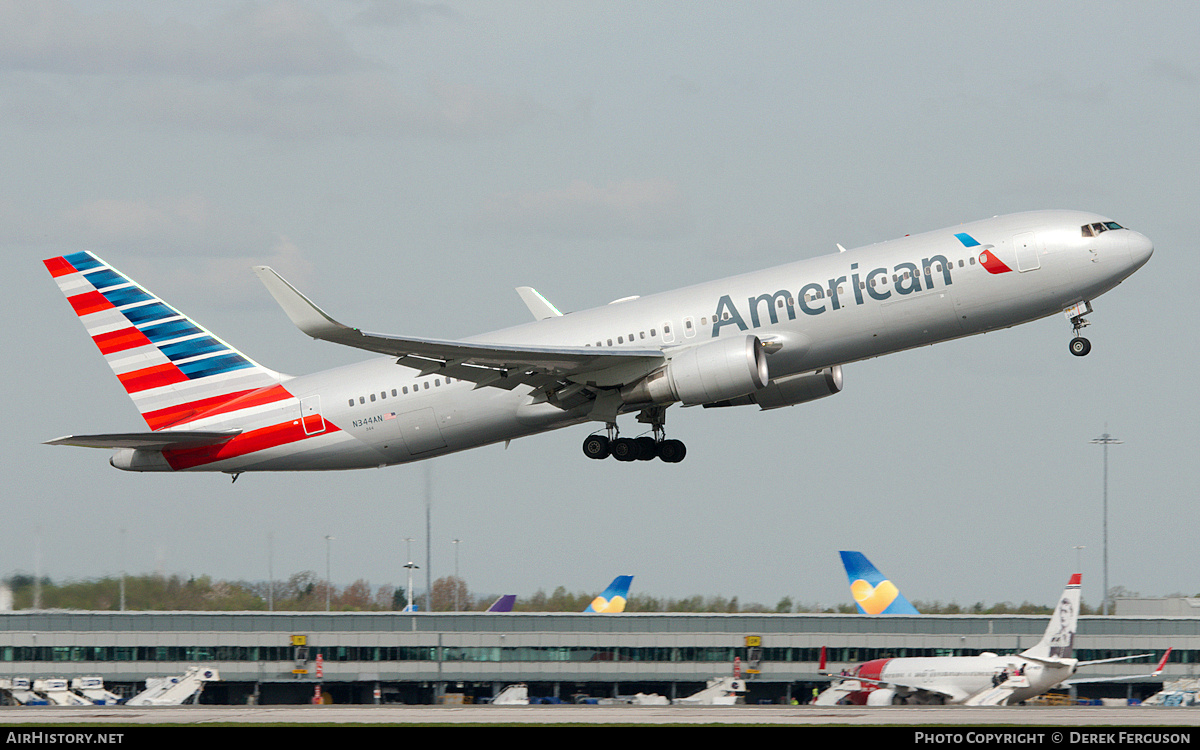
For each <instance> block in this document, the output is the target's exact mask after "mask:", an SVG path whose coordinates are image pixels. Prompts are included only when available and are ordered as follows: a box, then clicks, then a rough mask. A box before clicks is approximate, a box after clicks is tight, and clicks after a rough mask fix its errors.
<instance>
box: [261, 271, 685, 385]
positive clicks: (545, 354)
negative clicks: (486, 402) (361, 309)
mask: <svg viewBox="0 0 1200 750" xmlns="http://www.w3.org/2000/svg"><path fill="white" fill-rule="evenodd" d="M254 272H255V273H256V274H258V278H259V279H260V280H262V282H263V284H264V285H265V286H266V287H267V291H269V292H270V293H271V295H272V296H273V297H275V300H276V301H277V302H278V303H279V306H280V307H282V308H283V311H284V312H285V313H287V316H288V317H289V318H290V319H291V321H292V322H293V323H295V324H296V327H297V328H299V329H300V330H301V331H303V332H304V333H306V334H308V335H309V336H311V337H313V338H314V339H320V340H322V341H331V342H333V343H336V344H343V345H345V346H352V347H354V348H356V349H365V350H367V351H372V352H378V353H380V354H387V355H391V356H394V357H396V358H397V359H396V364H398V365H404V366H406V367H412V368H415V369H417V370H420V372H421V374H422V375H430V374H433V373H438V374H441V375H446V376H449V377H454V378H459V379H461V380H466V381H470V382H473V383H475V384H476V387H477V388H478V387H483V386H492V387H497V388H504V389H506V390H512V389H513V388H515V387H516V386H518V385H522V384H524V385H529V386H532V387H535V388H540V387H545V386H548V385H551V384H554V383H556V382H559V381H563V380H566V381H570V382H572V383H577V384H579V385H582V386H593V387H598V388H616V387H620V386H623V385H627V384H629V383H635V382H637V381H638V380H641V379H642V378H644V377H645V376H646V375H648V374H650V373H651V372H653V371H654V370H656V369H658V368H659V367H661V366H662V365H663V363H664V362H665V361H666V359H665V357H664V356H663V354H662V352H660V351H658V350H657V349H607V348H603V347H590V346H587V347H584V346H570V347H559V346H523V345H513V344H487V343H475V342H471V341H452V340H444V339H422V338H414V337H406V336H391V335H387V334H382V333H366V332H364V331H361V330H359V329H357V328H350V327H349V326H345V325H342V324H341V323H339V322H337V321H336V320H334V319H333V318H331V317H330V316H329V315H328V314H327V313H326V312H325V311H324V310H322V309H321V308H319V307H317V306H316V305H315V304H313V303H312V301H311V300H309V299H308V298H307V297H305V296H304V295H303V294H301V293H300V292H299V291H298V290H297V289H296V288H295V287H293V286H292V285H291V284H289V283H288V282H287V281H285V280H284V279H283V277H282V276H280V275H279V274H278V273H276V272H275V271H274V270H273V269H271V268H269V267H267V266H256V267H255V269H254ZM547 304H548V303H547Z"/></svg>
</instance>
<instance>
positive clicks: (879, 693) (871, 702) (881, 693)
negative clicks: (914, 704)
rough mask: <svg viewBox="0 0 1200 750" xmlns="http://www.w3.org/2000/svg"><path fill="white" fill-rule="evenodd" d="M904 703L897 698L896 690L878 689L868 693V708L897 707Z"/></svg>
mask: <svg viewBox="0 0 1200 750" xmlns="http://www.w3.org/2000/svg"><path fill="white" fill-rule="evenodd" d="M903 702H904V700H903V699H902V698H897V696H896V690H895V688H877V689H875V690H872V691H871V692H869V693H867V705H868V706H896V705H900V704H901V703H903Z"/></svg>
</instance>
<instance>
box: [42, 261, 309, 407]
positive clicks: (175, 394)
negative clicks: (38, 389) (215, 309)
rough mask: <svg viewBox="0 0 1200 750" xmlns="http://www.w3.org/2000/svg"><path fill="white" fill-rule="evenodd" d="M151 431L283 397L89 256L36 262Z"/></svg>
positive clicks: (217, 342)
mask: <svg viewBox="0 0 1200 750" xmlns="http://www.w3.org/2000/svg"><path fill="white" fill-rule="evenodd" d="M43 263H45V265H46V269H47V270H49V271H50V275H51V276H53V277H54V280H55V281H56V282H57V283H58V287H59V289H61V290H62V293H63V294H64V295H66V297H67V302H69V303H70V304H71V308H72V309H73V310H74V311H75V314H76V315H78V316H79V320H80V321H81V322H82V323H83V327H84V328H85V329H87V332H88V335H89V336H91V337H92V341H93V342H94V343H95V344H96V347H97V348H98V349H99V350H100V353H101V354H102V355H103V356H104V359H105V360H106V361H107V362H108V366H109V367H110V368H112V371H113V374H114V375H116V376H117V379H118V380H119V381H121V385H122V386H123V387H124V388H125V392H126V393H128V394H129V397H130V398H131V399H133V403H134V406H136V407H137V409H138V411H139V412H140V413H141V415H142V418H143V419H145V420H146V424H148V425H150V429H152V430H159V429H162V428H164V427H169V426H172V425H180V424H184V423H186V422H189V421H192V420H195V419H198V418H200V417H201V416H203V415H205V414H206V413H211V412H213V411H214V410H219V409H220V408H221V407H222V406H223V405H225V404H228V403H230V402H231V401H233V400H234V399H238V398H241V397H244V396H249V395H250V394H253V393H255V392H256V391H262V393H261V394H260V395H256V396H253V397H252V399H253V400H256V401H262V400H268V401H269V400H274V399H275V398H276V396H278V397H279V398H284V397H287V394H286V393H283V392H282V391H281V389H276V390H277V391H280V393H279V394H275V393H274V392H273V391H271V390H270V389H271V388H272V387H273V386H276V385H278V384H279V382H280V380H281V376H280V375H279V373H277V372H274V371H273V370H268V369H267V368H265V367H263V366H261V365H259V364H258V363H257V362H254V361H253V360H251V359H250V358H249V357H247V356H246V355H244V354H242V353H241V352H239V351H237V350H236V349H234V348H233V347H232V346H230V345H229V344H226V343H225V342H224V341H222V340H221V339H219V338H217V337H216V336H214V335H213V334H212V333H210V332H209V331H208V330H206V329H205V328H203V327H201V326H200V325H199V324H197V323H196V322H195V321H193V320H191V319H189V318H188V317H187V316H186V315H183V314H182V313H180V312H179V311H178V310H176V309H175V308H173V307H171V306H170V305H168V304H167V303H165V302H163V301H162V300H161V299H159V298H158V297H156V296H155V295H153V294H151V293H150V292H148V291H146V290H145V289H143V288H142V287H140V286H138V284H137V283H135V282H134V281H133V280H132V279H130V278H129V277H128V276H126V275H124V274H123V273H121V272H120V271H118V270H117V269H115V268H113V267H112V266H110V265H108V264H107V263H105V262H104V261H103V260H101V259H100V258H98V257H96V256H95V255H93V254H92V253H90V252H80V253H72V254H70V255H64V256H61V257H58V258H48V259H46V260H44V261H43Z"/></svg>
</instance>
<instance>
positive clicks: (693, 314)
mask: <svg viewBox="0 0 1200 750" xmlns="http://www.w3.org/2000/svg"><path fill="white" fill-rule="evenodd" d="M1152 251H1153V248H1152V245H1151V243H1150V241H1149V240H1148V239H1147V238H1146V237H1145V236H1143V235H1141V234H1139V233H1137V232H1134V231H1131V230H1128V229H1124V228H1122V227H1120V226H1119V225H1116V224H1114V223H1113V222H1111V221H1110V220H1108V219H1105V218H1103V217H1100V216H1097V215H1095V214H1090V213H1084V212H1078V211H1037V212H1029V213H1021V214H1013V215H1009V216H1000V217H995V218H992V219H986V220H983V221H977V222H973V223H970V224H964V225H961V226H958V227H954V228H950V229H942V230H937V231H933V232H926V233H923V234H918V235H912V236H906V237H903V238H901V239H897V240H892V241H889V242H883V243H879V244H875V245H870V246H866V247H861V248H857V249H852V250H847V251H845V252H839V253H837V254H831V255H826V256H822V257H818V258H812V259H809V260H803V261H798V262H795V263H790V264H787V265H783V266H779V267H776V268H771V269H767V270H764V271H758V272H754V273H748V274H743V275H740V276H734V277H731V278H726V279H721V280H719V281H712V282H708V283H704V284H699V285H696V286H691V287H687V288H683V289H678V290H674V291H669V292H663V293H659V294H654V295H649V296H644V297H640V298H631V299H627V300H623V301H618V302H616V303H612V304H609V305H605V306H603V307H598V308H593V309H590V310H584V311H579V312H573V313H570V314H567V315H555V316H551V317H546V318H544V319H542V320H538V321H536V322H532V323H527V324H524V325H519V326H516V327H512V328H507V329H503V330H499V331H495V332H492V333H487V334H483V335H480V336H477V337H474V338H472V339H468V340H466V341H465V342H462V343H463V344H464V345H486V346H489V347H495V348H497V349H500V350H503V349H504V348H505V347H514V348H520V347H525V348H529V347H544V348H546V349H548V350H549V349H554V348H556V347H569V348H579V349H584V348H589V347H590V348H591V349H589V351H597V350H608V351H607V353H610V354H616V353H618V352H619V351H620V350H631V351H634V352H639V353H645V352H647V351H648V350H654V351H655V352H661V353H662V354H663V355H664V356H665V357H666V358H667V359H668V360H670V358H671V357H672V355H673V354H675V353H678V352H681V351H684V350H687V349H689V348H693V347H696V346H699V345H702V344H710V343H711V342H713V341H716V340H723V339H731V340H732V339H746V338H748V337H750V336H754V337H757V338H758V339H759V340H761V342H762V343H763V345H764V346H763V349H764V350H765V352H767V357H766V366H767V369H768V370H769V378H770V380H771V383H772V385H778V384H780V383H781V382H784V383H786V382H787V379H788V378H789V377H795V376H802V375H803V374H805V373H818V374H820V373H821V372H822V371H824V381H823V382H824V383H825V384H824V385H821V386H819V388H818V390H820V389H821V388H824V389H826V390H823V391H821V392H820V393H816V394H815V395H811V396H806V397H801V396H798V395H795V394H794V393H791V392H786V393H785V392H783V391H780V392H779V393H780V394H782V395H779V394H777V395H776V397H775V401H774V402H770V403H768V402H769V401H770V398H771V396H770V394H768V393H767V392H766V390H767V389H764V390H760V391H759V392H758V393H759V399H758V400H756V399H755V393H754V392H753V391H752V392H750V393H743V394H742V395H740V396H738V397H735V398H729V399H721V400H720V403H714V404H711V405H724V404H739V403H759V405H760V406H762V407H763V408H769V407H770V406H778V405H787V404H789V403H800V402H802V401H804V400H811V398H815V397H819V396H821V395H829V394H830V393H836V392H837V391H838V390H840V388H841V382H840V379H841V373H840V369H837V370H836V371H835V370H833V369H831V368H838V367H839V366H840V365H844V364H846V363H849V362H854V361H857V360H862V359H867V358H870V357H877V356H880V355H883V354H888V353H891V352H897V351H901V350H904V349H909V348H913V347H917V346H923V345H927V344H933V343H936V342H939V341H946V340H949V339H954V338H958V337H961V336H967V335H971V334H975V333H982V332H985V331H991V330H996V329H1000V328H1006V327H1010V326H1014V325H1017V324H1020V323H1024V322H1027V321H1031V320H1035V319H1037V318H1042V317H1045V316H1048V315H1053V314H1056V313H1059V312H1062V311H1065V310H1068V309H1070V308H1072V307H1073V306H1076V305H1080V306H1081V307H1082V306H1087V303H1088V302H1089V301H1090V300H1092V299H1094V298H1095V297H1097V296H1099V295H1100V294H1102V293H1104V292H1106V291H1108V290H1109V289H1112V288H1113V287H1115V286H1116V285H1117V284H1119V283H1120V282H1121V281H1122V280H1123V279H1125V278H1126V277H1127V276H1129V275H1130V274H1131V273H1133V272H1134V271H1135V270H1137V269H1138V268H1139V267H1140V266H1142V265H1143V264H1144V263H1145V262H1146V261H1147V260H1148V259H1149V257H1150V255H1151V253H1152ZM79 255H83V254H79ZM89 255H90V254H89ZM74 257H75V256H65V258H64V259H51V261H63V263H62V266H63V268H61V269H60V271H58V272H56V271H55V268H54V267H53V266H52V263H51V261H47V266H48V267H51V272H52V273H55V275H56V277H58V278H59V283H60V286H62V287H63V290H64V293H66V294H67V295H68V297H69V298H71V295H72V292H71V289H69V288H68V287H69V283H68V280H70V279H74V278H75V277H74V276H73V275H72V274H73V273H79V274H84V272H83V271H82V270H80V271H76V270H75V268H74V267H73V266H71V265H70V260H71V259H72V258H74ZM85 260H86V259H85ZM76 265H80V264H76ZM84 275H85V274H84ZM113 281H114V283H115V281H116V279H114V280H113ZM125 281H126V282H127V283H128V280H127V279H125ZM135 286H136V285H135ZM89 288H90V287H89ZM98 288H99V287H98ZM100 293H101V294H102V295H103V296H104V297H106V298H108V299H107V300H101V302H105V301H107V302H111V303H112V306H113V307H115V308H116V310H117V311H121V310H122V309H123V308H121V307H120V305H118V304H117V303H118V302H120V301H122V300H118V299H115V298H113V297H114V295H112V294H110V293H109V292H108V291H105V290H104V289H102V288H101V289H100ZM75 299H76V298H72V305H73V306H74V307H75V308H76V311H77V312H78V313H79V314H80V317H83V318H84V322H85V326H87V327H88V330H89V333H93V339H94V340H96V341H97V345H98V346H101V351H105V349H104V347H103V346H102V345H101V342H100V339H99V338H98V337H99V336H101V335H102V334H99V333H96V331H99V330H101V328H100V327H98V326H96V327H94V326H92V325H91V324H89V322H88V319H87V318H86V317H85V314H89V313H85V312H84V309H85V308H82V307H81V305H80V304H77V302H76V301H75ZM87 309H90V308H87ZM1088 309H1090V308H1088ZM126 312H128V311H127V310H126ZM169 312H174V311H173V310H170V311H169ZM1083 312H1086V309H1078V310H1076V314H1074V315H1069V317H1072V319H1073V322H1076V328H1077V329H1078V327H1080V326H1081V325H1084V324H1086V323H1085V322H1083V321H1082V320H1081V315H1082V313H1083ZM96 314H97V315H98V314H99V313H96ZM176 314H177V313H176ZM289 314H290V313H289ZM126 317H129V320H130V322H131V323H132V324H133V325H134V326H135V327H139V330H140V331H142V332H149V330H150V329H151V328H153V327H154V325H153V324H154V323H155V321H153V320H152V321H150V322H148V323H147V322H138V321H137V320H135V319H134V318H133V317H132V316H128V315H127V316H126ZM158 320H159V321H161V320H165V318H159V319H158ZM160 327H161V324H160ZM131 335H140V334H139V333H138V332H137V331H135V332H133V334H131ZM148 335H149V333H148ZM194 335H196V334H194ZM150 338H151V339H153V338H154V337H153V336H150ZM1076 341H1083V342H1084V344H1086V340H1083V339H1076ZM148 343H149V342H147V344H148ZM185 343H186V342H185ZM221 343H223V342H221ZM226 346H227V345H226ZM160 348H163V349H165V348H166V347H164V346H160ZM364 348H367V347H365V346H364ZM709 348H713V347H709ZM735 348H736V347H735ZM1072 350H1073V352H1074V353H1076V354H1080V353H1084V354H1085V353H1086V348H1085V349H1084V350H1083V351H1079V350H1078V349H1077V348H1076V345H1075V344H1074V343H1073V344H1072ZM376 351H378V349H376ZM106 356H107V357H108V358H109V360H110V364H112V365H113V368H114V371H117V372H118V375H119V377H122V382H123V383H126V386H127V390H129V391H130V395H131V396H133V397H134V399H135V402H136V401H138V398H139V396H144V397H145V399H147V400H148V399H149V398H151V396H148V395H146V394H152V393H154V392H155V388H157V389H160V390H162V391H163V393H164V394H165V393H166V391H167V389H172V388H178V387H179V385H178V384H174V385H172V384H165V385H162V386H157V385H154V386H153V387H151V388H147V390H146V391H139V392H136V393H135V392H134V391H133V390H131V389H130V387H129V384H128V382H126V378H125V377H124V376H121V375H120V372H119V369H118V364H117V363H116V362H117V355H115V354H108V353H107V352H106ZM207 356H214V355H211V354H210V355H207ZM172 359H174V357H172ZM176 361H185V362H186V361H187V360H176ZM396 362H397V360H396V358H395V357H386V358H379V359H374V360H370V361H366V362H362V363H359V364H354V365H350V366H346V367H341V368H338V369H334V370H328V371H324V372H319V373H315V374H311V375H303V376H298V377H288V376H282V375H280V376H277V377H278V379H277V380H276V381H275V382H276V384H277V385H276V386H275V387H274V388H268V387H264V386H263V385H262V384H261V383H257V382H256V383H253V384H252V385H254V386H256V388H251V389H246V390H247V393H250V392H251V391H252V393H250V395H245V394H243V393H242V392H240V391H239V392H238V394H237V397H238V399H240V400H241V401H238V400H235V401H233V402H229V401H228V397H226V401H225V402H219V401H216V400H214V401H213V403H214V404H215V405H216V407H217V408H212V407H206V406H205V405H198V404H199V402H198V401H196V402H192V403H191V404H188V409H187V410H186V411H184V410H182V407H180V408H176V409H175V410H174V411H171V410H169V409H166V408H165V407H164V408H163V409H158V410H157V411H155V410H154V409H152V408H150V407H149V406H142V405H139V408H140V409H141V411H142V413H143V416H145V417H146V419H147V421H148V422H149V423H150V425H151V428H152V429H155V430H166V431H171V430H188V431H223V430H241V431H242V432H241V434H239V435H238V436H237V437H235V438H233V439H232V440H228V441H226V442H222V443H221V444H219V445H209V446H200V447H194V448H193V447H187V448H178V447H171V448H168V449H166V450H165V451H159V450H147V449H133V448H129V449H124V450H120V451H119V452H118V453H117V454H116V455H115V456H114V458H113V460H112V462H113V465H115V466H117V467H119V468H123V469H133V470H143V471H145V470H189V469H191V470H210V471H211V470H217V471H225V472H232V473H237V472H242V471H254V470H300V469H350V468H363V467H374V466H383V465H388V464H396V463H405V462H408V461H415V460H420V459H424V458H428V457H431V456H437V455H442V454H446V453H450V452H454V451H460V450H465V449H468V448H473V447H477V446H481V445H486V444H490V443H496V442H500V441H506V440H511V439H514V438H518V437H522V436H525V435H530V434H534V433H539V432H544V431H547V430H551V429H557V428H560V427H564V426H567V425H571V424H577V423H581V422H584V421H589V420H594V421H599V422H602V423H608V424H610V425H612V424H613V423H614V422H615V414H616V413H620V412H630V411H639V410H643V409H645V408H646V407H647V406H648V404H649V401H648V400H647V399H649V398H650V397H646V396H644V393H645V387H646V386H645V385H644V384H643V385H641V386H639V385H638V383H639V382H641V381H637V382H634V381H635V380H636V378H633V379H631V378H627V380H629V381H630V382H629V383H626V384H625V385H622V386H621V394H622V395H621V398H620V405H619V406H618V407H617V408H615V409H610V410H608V412H607V415H606V414H605V413H603V412H601V411H599V410H598V409H597V407H596V404H597V403H598V400H597V398H596V397H597V395H612V394H607V392H606V384H607V382H608V380H612V379H613V377H614V376H612V375H611V368H610V370H606V371H605V372H604V377H603V378H599V379H598V380H597V381H592V380H590V378H589V376H588V375H587V374H586V373H585V374H583V375H579V374H575V375H573V376H572V377H571V379H570V381H569V382H568V380H563V381H560V383H559V384H558V385H555V386H553V387H550V386H545V385H542V386H540V387H538V386H531V385H524V384H522V385H518V386H516V387H511V386H510V387H489V386H487V385H482V384H477V382H472V381H471V380H465V379H462V378H460V377H449V376H446V375H444V374H442V373H441V372H439V371H438V370H437V369H436V368H428V369H427V371H425V372H421V371H418V370H415V369H412V367H411V366H397V364H396ZM406 364H407V363H406ZM443 364H445V363H443ZM450 364H455V363H453V362H451V363H450ZM180 367H185V365H180ZM696 367H697V368H698V370H697V372H698V373H699V375H698V376H697V377H700V378H704V377H706V375H705V373H704V370H703V365H696ZM147 369H149V368H143V369H141V370H138V371H137V372H138V373H144V372H146V371H147ZM264 371H265V370H264ZM453 371H454V370H453V369H447V370H445V372H447V373H449V372H453ZM265 372H269V371H265ZM834 376H836V384H835V383H834V382H833V380H834ZM192 377H195V375H192ZM229 377H233V374H230V375H229ZM637 377H638V378H641V377H642V376H641V375H638V376H637ZM811 377H815V376H811ZM605 378H607V380H606V379H605ZM645 380H652V378H645ZM531 382H532V381H531ZM147 385H152V383H150V382H148V383H147ZM562 385H566V386H567V387H560V386H562ZM639 387H641V388H642V389H643V390H638V388H639ZM608 390H613V389H611V388H610V389H608ZM743 390H745V389H743ZM255 394H257V395H255ZM671 398H672V397H667V398H666V399H663V398H661V397H658V398H656V399H655V400H654V405H657V406H661V407H665V405H667V404H669V402H670V400H671ZM639 399H641V401H639ZM680 400H684V402H685V403H687V401H686V399H680ZM163 403H164V404H165V403H168V402H166V401H164V402H163ZM206 408H207V411H206ZM660 411H661V410H660ZM151 414H160V415H162V417H161V419H162V420H163V421H164V423H161V424H157V425H156V424H155V422H154V420H153V418H152V416H151ZM180 415H182V416H180ZM176 417H179V418H178V419H176ZM643 421H645V420H643ZM654 425H655V427H656V428H661V414H659V413H657V412H656V417H655V421H654ZM64 441H65V440H64ZM76 444H87V443H76ZM585 450H586V446H585Z"/></svg>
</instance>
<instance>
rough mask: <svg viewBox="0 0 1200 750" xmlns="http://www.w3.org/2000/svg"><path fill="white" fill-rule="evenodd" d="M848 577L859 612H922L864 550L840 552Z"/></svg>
mask: <svg viewBox="0 0 1200 750" xmlns="http://www.w3.org/2000/svg"><path fill="white" fill-rule="evenodd" d="M838 554H839V555H841V556H842V566H843V567H845V568H846V577H847V578H848V579H849V580H850V594H851V595H852V596H853V597H854V603H855V604H856V605H858V611H859V613H860V614H864V615H919V614H921V613H920V612H918V611H917V608H916V607H914V606H913V605H911V604H909V603H908V599H905V598H904V594H901V593H900V589H898V588H896V585H895V584H894V583H892V582H891V581H889V580H888V579H886V578H884V577H883V573H880V572H879V570H878V569H877V568H876V567H875V566H874V565H872V564H871V561H870V560H868V559H867V556H866V555H864V554H863V553H861V552H839V553H838Z"/></svg>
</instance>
